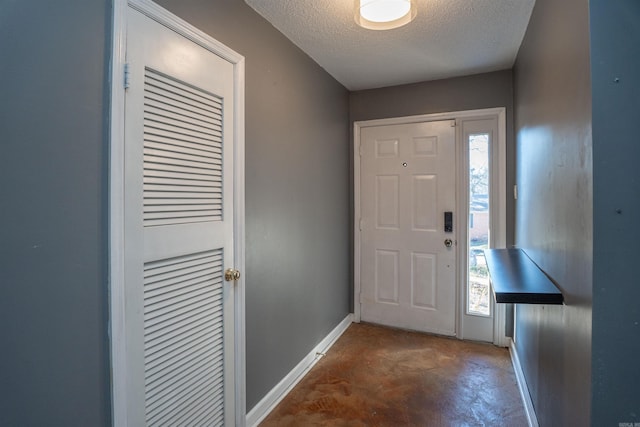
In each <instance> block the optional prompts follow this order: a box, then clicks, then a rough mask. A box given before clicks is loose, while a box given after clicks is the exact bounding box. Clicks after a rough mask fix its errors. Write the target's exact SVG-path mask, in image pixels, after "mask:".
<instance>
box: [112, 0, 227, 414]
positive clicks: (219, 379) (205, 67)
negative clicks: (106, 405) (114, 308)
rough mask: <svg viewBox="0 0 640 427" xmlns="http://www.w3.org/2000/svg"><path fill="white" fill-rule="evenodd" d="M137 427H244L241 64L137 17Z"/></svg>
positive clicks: (131, 93)
mask: <svg viewBox="0 0 640 427" xmlns="http://www.w3.org/2000/svg"><path fill="white" fill-rule="evenodd" d="M127 62H128V64H129V67H128V69H129V75H130V78H129V81H130V86H129V88H128V90H127V93H126V124H125V181H124V186H125V188H124V195H125V196H124V216H125V218H124V275H125V276H124V278H125V328H126V331H125V334H126V354H127V356H126V357H127V361H126V366H127V411H126V412H127V415H126V417H127V421H128V425H131V426H141V425H234V424H235V408H234V372H235V371H234V369H235V367H234V292H235V289H234V285H233V282H225V281H224V270H225V268H227V267H232V266H233V265H234V235H233V230H234V211H233V209H234V197H233V191H234V182H233V177H234V171H233V167H234V162H233V153H234V147H233V141H234V114H233V112H234V102H235V100H234V69H233V65H232V64H231V63H229V62H227V61H226V60H224V59H222V58H220V57H219V56H217V55H215V54H214V53H212V52H211V51H209V50H207V49H204V48H203V47H201V46H200V45H198V44H196V43H194V42H192V41H190V40H189V39H187V38H185V37H183V36H181V35H179V34H177V33H176V32H174V31H172V30H170V29H168V28H167V27H165V26H163V25H162V24H159V23H158V22H156V21H154V20H152V19H150V18H148V17H147V16H145V15H143V14H142V13H140V12H138V11H136V10H134V9H132V8H129V10H128V14H127Z"/></svg>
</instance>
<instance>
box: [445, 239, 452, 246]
mask: <svg viewBox="0 0 640 427" xmlns="http://www.w3.org/2000/svg"><path fill="white" fill-rule="evenodd" d="M444 245H445V246H446V247H448V248H450V247H451V246H453V240H451V239H444Z"/></svg>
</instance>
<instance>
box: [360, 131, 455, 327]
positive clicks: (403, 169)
mask: <svg viewBox="0 0 640 427" xmlns="http://www.w3.org/2000/svg"><path fill="white" fill-rule="evenodd" d="M360 143H361V153H362V154H361V156H362V158H361V177H360V185H361V196H360V200H361V215H362V221H361V228H362V230H361V273H360V277H361V295H360V303H361V318H362V320H364V321H369V322H374V323H380V324H385V325H390V326H395V327H401V328H407V329H414V330H419V331H427V332H434V333H440V334H446V335H454V334H455V313H456V304H455V302H456V299H455V296H456V288H455V286H456V282H455V277H456V272H455V270H456V268H455V267H456V264H455V248H446V247H445V246H444V243H443V242H444V239H445V238H451V239H453V240H455V237H454V236H453V234H452V233H445V232H444V216H443V214H444V212H445V211H453V212H455V200H456V194H455V188H456V187H455V177H456V176H455V127H454V126H453V121H441V122H428V123H414V124H404V125H390V126H372V127H366V128H363V129H362V130H361V140H360Z"/></svg>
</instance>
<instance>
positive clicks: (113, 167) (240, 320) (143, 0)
mask: <svg viewBox="0 0 640 427" xmlns="http://www.w3.org/2000/svg"><path fill="white" fill-rule="evenodd" d="M128 6H130V7H132V8H134V9H135V10H138V11H139V12H141V13H143V14H145V15H146V16H148V17H149V18H151V19H153V20H155V21H157V22H158V23H160V24H162V25H164V26H165V27H167V28H169V29H171V30H173V31H175V32H176V33H178V34H180V35H182V36H183V37H186V38H187V39H189V40H191V41H192V42H194V43H196V44H198V45H199V46H201V47H203V48H205V49H207V50H209V51H210V52H213V53H214V54H216V55H218V56H219V57H221V58H223V59H225V60H227V61H228V62H230V63H231V64H233V66H234V84H235V87H234V96H235V103H234V106H235V107H234V117H235V120H234V135H235V140H234V258H235V259H234V265H235V268H236V269H238V270H240V271H245V196H244V193H245V179H244V176H245V165H244V146H245V141H244V138H245V132H244V131H245V115H244V110H245V96H244V94H245V92H244V91H245V60H244V57H243V56H242V55H240V54H238V53H236V52H235V51H233V50H231V49H229V48H228V47H227V46H225V45H223V44H222V43H220V42H218V41H217V40H215V39H213V38H212V37H210V36H209V35H207V34H206V33H204V32H202V31H200V30H198V29H197V28H195V27H193V26H192V25H191V24H189V23H188V22H186V21H184V20H182V19H180V18H178V17H177V16H175V15H173V14H171V13H170V12H169V11H167V10H166V9H164V8H162V7H160V6H159V5H157V4H155V3H153V2H152V1H150V0H114V2H113V44H112V53H113V56H112V62H111V76H110V77H111V82H110V83H111V111H110V117H111V126H110V164H109V185H110V188H109V203H110V210H109V214H110V216H109V244H110V247H109V293H110V323H109V333H110V338H111V384H112V387H111V398H112V402H113V404H112V407H113V409H112V411H113V412H112V417H113V425H114V426H118V427H119V426H126V425H127V419H128V417H127V402H128V399H127V387H126V378H127V364H126V347H125V328H126V324H125V309H124V258H123V254H124V249H123V248H124V197H123V195H124V123H125V89H124V64H125V62H126V28H127V25H126V14H127V7H128ZM244 283H245V280H244V277H243V278H242V279H241V280H240V281H238V283H237V284H236V292H235V304H234V305H235V317H236V318H235V322H234V323H235V330H234V333H235V349H234V350H235V352H234V357H235V368H236V370H235V394H236V395H235V400H236V401H235V411H236V425H238V426H244V425H245V413H246V398H245V396H246V390H245V375H246V366H245V289H244Z"/></svg>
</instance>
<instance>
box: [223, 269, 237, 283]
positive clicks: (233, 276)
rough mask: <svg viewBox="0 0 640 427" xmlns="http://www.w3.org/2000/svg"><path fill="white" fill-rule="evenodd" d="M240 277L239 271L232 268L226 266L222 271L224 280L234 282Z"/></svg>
mask: <svg viewBox="0 0 640 427" xmlns="http://www.w3.org/2000/svg"><path fill="white" fill-rule="evenodd" d="M239 279H240V272H239V271H238V270H236V269H233V268H227V269H226V270H225V271H224V280H226V281H227V282H235V281H236V280H239Z"/></svg>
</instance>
